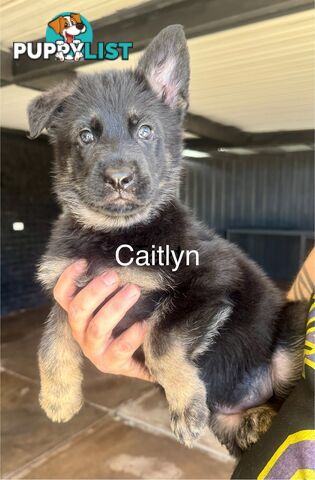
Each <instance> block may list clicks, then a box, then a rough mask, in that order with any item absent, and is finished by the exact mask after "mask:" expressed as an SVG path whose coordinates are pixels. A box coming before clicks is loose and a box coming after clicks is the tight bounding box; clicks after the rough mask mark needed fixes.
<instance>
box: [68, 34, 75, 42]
mask: <svg viewBox="0 0 315 480" xmlns="http://www.w3.org/2000/svg"><path fill="white" fill-rule="evenodd" d="M73 37H74V36H73V35H69V33H67V32H66V39H67V43H72V42H73Z"/></svg>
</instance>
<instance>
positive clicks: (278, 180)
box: [181, 152, 314, 281]
mask: <svg viewBox="0 0 315 480" xmlns="http://www.w3.org/2000/svg"><path fill="white" fill-rule="evenodd" d="M181 195H182V198H183V200H184V202H185V203H186V204H187V205H189V206H190V207H191V208H192V209H193V211H194V212H195V214H196V215H197V217H198V218H199V219H201V220H203V221H204V222H205V223H206V224H207V225H208V226H210V227H211V228H215V229H216V230H217V231H218V232H219V233H221V234H223V235H226V234H227V231H228V230H231V229H253V230H257V229H264V230H267V231H268V230H270V231H272V232H273V233H275V232H274V231H275V230H278V231H279V230H282V232H279V236H275V235H273V237H272V238H271V237H270V236H269V235H268V232H264V233H262V234H261V235H257V233H255V235H254V236H251V235H250V232H244V234H243V235H242V233H238V234H237V235H234V237H233V235H232V234H230V238H231V239H232V240H233V241H235V242H237V243H239V244H240V246H241V247H242V248H243V249H244V250H246V251H248V252H249V253H250V255H251V256H252V257H253V258H254V259H256V260H257V261H258V262H259V263H260V264H261V265H262V266H263V267H264V268H265V269H266V271H267V272H268V273H269V274H271V275H272V276H273V277H274V278H278V279H281V280H287V281H290V280H291V279H292V277H293V276H294V274H295V273H296V272H297V269H298V268H299V265H300V262H301V255H300V240H299V238H298V236H299V232H300V231H309V232H312V231H313V229H314V160H313V152H295V153H279V154H276V155H275V154H255V155H244V156H237V155H231V154H225V153H219V152H218V153H214V154H213V155H212V157H211V158H209V159H203V160H195V159H194V160H193V161H192V160H186V161H185V171H184V182H183V186H182V191H181ZM283 230H290V231H292V230H294V231H296V232H297V237H294V236H292V235H290V236H289V235H288V236H286V235H285V232H283ZM279 237H281V239H280V238H279ZM311 244H312V243H311V241H307V242H306V245H305V246H306V249H305V251H307V250H309V248H310V246H311ZM249 246H250V248H249ZM271 258H278V259H279V262H277V263H274V262H273V261H271V260H270V259H271ZM273 265H274V267H275V268H272V266H273ZM281 265H282V267H281Z"/></svg>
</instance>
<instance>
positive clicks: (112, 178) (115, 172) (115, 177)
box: [104, 167, 133, 190]
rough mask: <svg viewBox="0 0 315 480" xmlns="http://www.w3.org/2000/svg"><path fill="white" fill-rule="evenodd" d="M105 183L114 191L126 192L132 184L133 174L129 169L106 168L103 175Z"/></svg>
mask: <svg viewBox="0 0 315 480" xmlns="http://www.w3.org/2000/svg"><path fill="white" fill-rule="evenodd" d="M104 180H105V183H109V184H110V185H111V186H112V187H113V188H114V189H115V190H126V188H128V187H129V186H130V185H131V184H132V182H133V173H132V171H131V170H130V169H129V168H127V167H126V168H122V169H116V168H107V169H106V170H105V175H104Z"/></svg>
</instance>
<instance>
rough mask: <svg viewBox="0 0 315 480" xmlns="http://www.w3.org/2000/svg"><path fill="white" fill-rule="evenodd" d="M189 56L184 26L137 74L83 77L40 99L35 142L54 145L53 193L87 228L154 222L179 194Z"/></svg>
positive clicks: (166, 34) (33, 125) (34, 107)
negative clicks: (43, 138) (45, 137)
mask: <svg viewBox="0 0 315 480" xmlns="http://www.w3.org/2000/svg"><path fill="white" fill-rule="evenodd" d="M188 83H189V58H188V50H187V45H186V40H185V36H184V32H183V29H182V27H181V26H177V25H174V26H170V27H167V28H165V29H164V30H162V31H161V32H160V34H159V35H158V36H157V37H155V38H154V39H153V41H152V42H151V44H150V45H149V46H148V47H147V49H146V50H145V52H144V54H143V56H142V58H141V59H140V61H139V64H138V66H137V68H136V70H135V71H129V70H128V71H124V72H118V71H117V72H116V71H111V72H107V73H104V74H101V75H83V76H81V77H78V79H77V80H75V81H74V82H72V83H70V82H69V83H65V84H62V85H59V86H58V87H57V88H55V89H53V90H51V91H49V92H47V93H44V94H42V95H41V96H39V97H37V98H35V99H34V100H33V101H32V103H31V104H30V106H29V109H28V114H29V123H30V137H31V138H36V137H37V136H38V135H39V134H40V133H41V131H42V130H43V129H44V128H46V129H47V132H48V134H49V136H50V139H51V141H52V142H53V144H54V146H55V151H56V164H55V176H54V178H55V190H56V192H57V195H58V198H59V200H60V202H61V203H62V204H63V206H64V208H66V209H68V210H70V211H71V212H72V214H74V215H75V216H76V218H77V219H78V220H79V221H80V222H81V223H83V224H84V225H86V226H89V227H96V228H115V227H124V226H129V225H132V224H135V223H137V222H145V221H148V220H149V219H150V218H151V217H152V216H153V215H154V214H155V213H156V212H158V211H159V209H160V208H161V207H162V206H163V205H164V204H165V203H167V202H168V201H171V200H172V199H173V198H174V196H175V195H176V191H177V188H178V182H179V174H180V160H181V150H182V122H183V117H184V113H185V111H186V109H187V105H188Z"/></svg>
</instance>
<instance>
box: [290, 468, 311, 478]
mask: <svg viewBox="0 0 315 480" xmlns="http://www.w3.org/2000/svg"><path fill="white" fill-rule="evenodd" d="M290 480H315V470H311V469H310V468H299V469H298V470H297V471H296V472H295V474H294V475H292V477H291V478H290Z"/></svg>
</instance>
